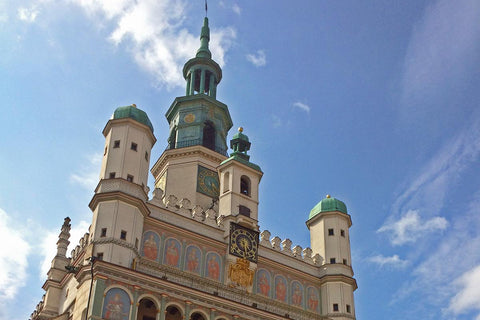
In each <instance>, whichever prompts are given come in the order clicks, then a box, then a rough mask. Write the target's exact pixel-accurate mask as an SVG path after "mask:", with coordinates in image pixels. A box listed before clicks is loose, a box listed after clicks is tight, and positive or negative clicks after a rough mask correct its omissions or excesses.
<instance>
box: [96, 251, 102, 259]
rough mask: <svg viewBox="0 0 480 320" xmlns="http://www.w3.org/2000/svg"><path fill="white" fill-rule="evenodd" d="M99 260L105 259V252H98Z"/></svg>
mask: <svg viewBox="0 0 480 320" xmlns="http://www.w3.org/2000/svg"><path fill="white" fill-rule="evenodd" d="M97 260H103V252H97Z"/></svg>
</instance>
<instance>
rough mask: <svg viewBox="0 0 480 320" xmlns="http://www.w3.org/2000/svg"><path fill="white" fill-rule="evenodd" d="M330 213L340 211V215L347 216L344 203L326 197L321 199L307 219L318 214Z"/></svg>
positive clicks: (328, 196)
mask: <svg viewBox="0 0 480 320" xmlns="http://www.w3.org/2000/svg"><path fill="white" fill-rule="evenodd" d="M331 211H340V212H342V213H345V214H348V213H347V206H346V205H345V203H343V202H342V201H340V200H338V199H335V198H333V197H331V196H330V195H327V197H326V198H325V199H323V200H322V201H320V202H319V203H317V205H316V206H315V207H313V209H312V210H311V211H310V215H309V216H308V219H309V220H310V219H312V218H313V217H315V216H316V215H317V214H319V213H322V212H331Z"/></svg>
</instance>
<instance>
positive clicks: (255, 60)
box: [247, 50, 267, 67]
mask: <svg viewBox="0 0 480 320" xmlns="http://www.w3.org/2000/svg"><path fill="white" fill-rule="evenodd" d="M247 60H248V61H250V62H251V63H252V64H253V65H254V66H256V67H263V66H264V65H266V64H267V57H266V55H265V51H263V50H258V51H257V54H252V53H249V54H247Z"/></svg>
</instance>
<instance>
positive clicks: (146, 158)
mask: <svg viewBox="0 0 480 320" xmlns="http://www.w3.org/2000/svg"><path fill="white" fill-rule="evenodd" d="M145 160H147V161H148V152H147V151H145Z"/></svg>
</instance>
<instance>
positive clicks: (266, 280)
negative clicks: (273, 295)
mask: <svg viewBox="0 0 480 320" xmlns="http://www.w3.org/2000/svg"><path fill="white" fill-rule="evenodd" d="M270 283H271V277H270V273H269V272H268V271H267V270H264V269H260V270H258V271H257V293H260V294H262V295H264V296H267V297H269V296H270Z"/></svg>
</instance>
